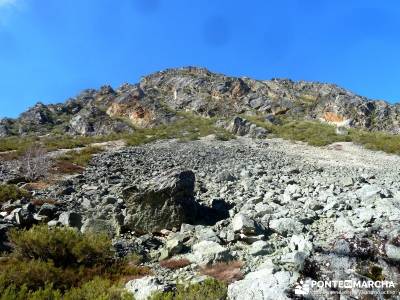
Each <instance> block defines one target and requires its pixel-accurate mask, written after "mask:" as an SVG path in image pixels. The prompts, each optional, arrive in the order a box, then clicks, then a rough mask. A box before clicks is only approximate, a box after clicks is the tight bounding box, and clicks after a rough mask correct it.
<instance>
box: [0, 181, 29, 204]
mask: <svg viewBox="0 0 400 300" xmlns="http://www.w3.org/2000/svg"><path fill="white" fill-rule="evenodd" d="M30 197H31V194H30V193H29V192H28V191H26V190H24V189H21V188H19V187H17V186H16V185H13V184H0V204H2V203H4V202H6V201H9V200H11V201H15V200H19V199H21V198H30Z"/></svg>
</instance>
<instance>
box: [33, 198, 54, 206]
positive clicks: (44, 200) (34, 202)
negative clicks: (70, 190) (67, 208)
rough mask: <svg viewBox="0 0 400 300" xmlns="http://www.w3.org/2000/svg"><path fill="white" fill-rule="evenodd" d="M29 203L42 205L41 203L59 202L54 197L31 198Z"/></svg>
mask: <svg viewBox="0 0 400 300" xmlns="http://www.w3.org/2000/svg"><path fill="white" fill-rule="evenodd" d="M31 203H32V204H33V205H35V206H42V205H43V204H45V203H47V204H53V205H58V204H59V203H58V202H57V201H56V200H54V199H33V200H32V201H31Z"/></svg>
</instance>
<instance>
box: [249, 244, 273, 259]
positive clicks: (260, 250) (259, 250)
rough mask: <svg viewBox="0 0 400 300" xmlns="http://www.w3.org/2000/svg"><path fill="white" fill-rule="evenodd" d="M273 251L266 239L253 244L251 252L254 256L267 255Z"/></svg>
mask: <svg viewBox="0 0 400 300" xmlns="http://www.w3.org/2000/svg"><path fill="white" fill-rule="evenodd" d="M273 251H274V250H273V249H272V247H271V245H270V244H268V243H267V242H266V241H256V242H254V243H253V244H252V245H251V247H250V250H249V254H251V255H253V256H257V255H266V254H269V253H272V252H273Z"/></svg>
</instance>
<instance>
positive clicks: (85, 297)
mask: <svg viewBox="0 0 400 300" xmlns="http://www.w3.org/2000/svg"><path fill="white" fill-rule="evenodd" d="M64 300H133V296H132V294H130V293H128V292H126V291H125V290H124V289H122V288H119V287H117V286H115V285H113V284H112V282H111V281H109V280H105V279H100V278H95V279H93V280H92V281H89V282H86V283H84V284H83V285H82V286H81V287H79V288H72V289H70V290H69V291H67V292H66V293H65V295H64Z"/></svg>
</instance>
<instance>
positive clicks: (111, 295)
mask: <svg viewBox="0 0 400 300" xmlns="http://www.w3.org/2000/svg"><path fill="white" fill-rule="evenodd" d="M10 299H13V300H43V299H47V300H134V298H133V296H132V294H129V293H127V292H126V291H124V290H123V289H122V288H120V287H119V286H118V285H114V284H113V283H112V282H111V281H109V280H106V279H101V278H98V277H96V278H94V279H93V280H91V281H88V282H86V283H84V284H82V286H80V287H74V288H71V289H69V290H67V291H66V292H65V293H63V292H62V291H60V290H58V289H55V288H54V287H53V285H52V284H47V285H46V286H45V287H44V288H39V289H37V290H36V291H32V290H29V289H28V288H27V286H23V287H22V288H20V289H17V288H15V287H13V286H10V287H8V288H7V289H5V290H4V291H3V292H2V293H1V296H0V300H10Z"/></svg>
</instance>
